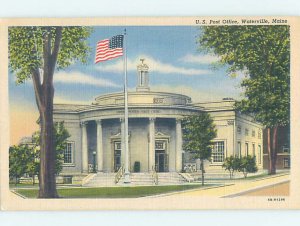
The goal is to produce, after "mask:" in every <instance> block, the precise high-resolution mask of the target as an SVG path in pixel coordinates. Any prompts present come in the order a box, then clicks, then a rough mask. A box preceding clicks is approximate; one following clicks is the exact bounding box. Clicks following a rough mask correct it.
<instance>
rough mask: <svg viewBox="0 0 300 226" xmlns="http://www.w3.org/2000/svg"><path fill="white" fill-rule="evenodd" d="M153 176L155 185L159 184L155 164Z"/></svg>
mask: <svg viewBox="0 0 300 226" xmlns="http://www.w3.org/2000/svg"><path fill="white" fill-rule="evenodd" d="M152 178H153V183H154V184H155V185H158V175H157V172H156V171H155V166H152Z"/></svg>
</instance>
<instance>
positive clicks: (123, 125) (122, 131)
mask: <svg viewBox="0 0 300 226" xmlns="http://www.w3.org/2000/svg"><path fill="white" fill-rule="evenodd" d="M120 122H121V163H122V166H124V165H125V136H124V134H125V120H124V118H120Z"/></svg>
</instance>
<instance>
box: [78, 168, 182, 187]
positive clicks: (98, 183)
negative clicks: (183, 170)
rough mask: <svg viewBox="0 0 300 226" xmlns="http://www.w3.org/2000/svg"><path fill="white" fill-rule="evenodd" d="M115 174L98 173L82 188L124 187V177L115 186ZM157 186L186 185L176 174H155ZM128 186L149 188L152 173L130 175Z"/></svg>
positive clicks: (152, 182) (152, 181)
mask: <svg viewBox="0 0 300 226" xmlns="http://www.w3.org/2000/svg"><path fill="white" fill-rule="evenodd" d="M115 175H116V173H102V172H98V173H96V174H94V175H93V176H90V177H89V180H86V181H85V183H83V185H82V186H84V187H114V186H124V185H125V184H124V175H123V177H122V178H121V179H120V180H119V182H118V183H117V184H115ZM157 177H158V185H176V184H184V183H187V180H186V179H185V178H184V177H183V176H181V175H180V174H179V173H176V172H165V173H157ZM127 185H128V186H147V185H148V186H151V185H155V183H154V179H153V176H152V173H148V172H145V173H130V184H127Z"/></svg>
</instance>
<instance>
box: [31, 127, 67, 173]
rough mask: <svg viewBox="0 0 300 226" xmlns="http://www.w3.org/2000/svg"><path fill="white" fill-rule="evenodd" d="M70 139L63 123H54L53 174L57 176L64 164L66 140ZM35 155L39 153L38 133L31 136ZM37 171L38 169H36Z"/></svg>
mask: <svg viewBox="0 0 300 226" xmlns="http://www.w3.org/2000/svg"><path fill="white" fill-rule="evenodd" d="M69 137H70V134H69V132H68V130H67V129H66V128H65V126H64V122H56V123H55V124H54V147H55V157H56V161H55V173H56V174H57V175H58V174H59V173H60V172H61V170H62V165H63V162H64V150H65V149H66V147H67V139H68V138H69ZM32 138H33V143H34V144H35V149H36V150H37V155H38V156H39V152H40V131H37V132H35V133H34V134H33V135H32ZM38 169H39V167H38Z"/></svg>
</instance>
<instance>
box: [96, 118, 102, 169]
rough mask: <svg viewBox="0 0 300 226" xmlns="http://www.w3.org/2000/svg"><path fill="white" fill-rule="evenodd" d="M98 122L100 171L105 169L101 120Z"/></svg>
mask: <svg viewBox="0 0 300 226" xmlns="http://www.w3.org/2000/svg"><path fill="white" fill-rule="evenodd" d="M96 123H97V165H98V172H102V171H103V140H102V139H103V136H102V123H101V120H96Z"/></svg>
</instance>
